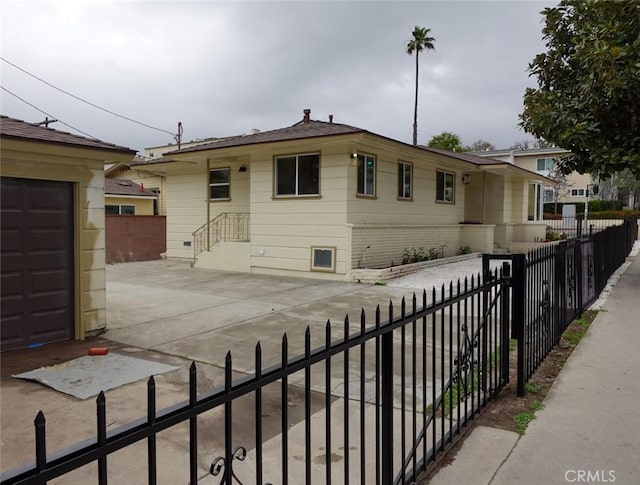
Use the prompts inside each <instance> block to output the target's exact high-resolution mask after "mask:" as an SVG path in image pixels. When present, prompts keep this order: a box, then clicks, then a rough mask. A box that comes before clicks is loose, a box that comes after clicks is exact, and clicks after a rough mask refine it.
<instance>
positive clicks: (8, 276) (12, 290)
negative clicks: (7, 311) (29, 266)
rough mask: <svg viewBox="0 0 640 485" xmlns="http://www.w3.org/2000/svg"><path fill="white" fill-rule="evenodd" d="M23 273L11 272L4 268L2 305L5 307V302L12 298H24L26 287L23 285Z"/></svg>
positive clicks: (0, 280) (1, 280)
mask: <svg viewBox="0 0 640 485" xmlns="http://www.w3.org/2000/svg"><path fill="white" fill-rule="evenodd" d="M22 280H23V278H22V272H20V271H15V272H9V271H6V269H5V268H3V272H2V278H1V279H0V282H1V283H0V284H2V299H1V301H2V304H3V306H4V303H5V300H6V299H8V298H11V297H17V296H19V297H20V298H22V294H23V292H24V287H23V285H22Z"/></svg>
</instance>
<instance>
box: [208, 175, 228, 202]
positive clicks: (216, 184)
mask: <svg viewBox="0 0 640 485" xmlns="http://www.w3.org/2000/svg"><path fill="white" fill-rule="evenodd" d="M224 171H226V172H227V173H228V177H227V180H228V181H227V182H216V183H213V184H212V183H211V172H224ZM212 187H227V196H226V197H212V196H211V188H212ZM208 195H209V200H213V201H216V200H231V167H216V168H210V169H209V194H208Z"/></svg>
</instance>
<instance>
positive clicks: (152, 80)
mask: <svg viewBox="0 0 640 485" xmlns="http://www.w3.org/2000/svg"><path fill="white" fill-rule="evenodd" d="M556 3H557V2H539V1H538V2H525V1H510V2H506V1H502V2H484V1H467V2H458V1H447V2H435V1H433V2H430V1H423V2H395V1H394V2H362V1H345V2H328V1H312V2H302V1H295V2H219V1H212V0H211V1H196V2H190V1H178V0H167V1H118V0H112V1H109V2H93V1H88V0H82V1H70V0H69V1H67V0H56V1H50V2H42V1H30V0H19V1H18V0H2V3H1V4H0V17H1V24H0V28H1V32H2V33H1V44H0V50H1V53H2V57H3V58H4V59H6V60H7V61H9V62H11V63H13V64H15V65H17V66H19V67H20V68H22V69H24V70H26V71H29V72H30V73H32V74H34V75H36V76H38V77H40V78H42V79H44V80H45V81H47V82H49V83H51V84H53V85H55V86H57V87H59V88H61V89H64V90H66V91H68V92H70V93H72V94H74V95H75V96H78V97H80V98H83V99H86V100H88V101H90V102H92V103H94V104H96V105H99V106H101V107H104V108H106V109H109V110H111V111H113V112H116V113H118V114H120V115H123V116H126V117H129V118H133V119H135V120H138V121H141V122H143V123H146V124H148V125H152V126H154V127H157V128H160V129H162V130H166V131H167V132H169V133H175V131H176V126H177V122H178V121H181V122H182V124H183V126H184V135H183V140H184V141H187V140H191V139H196V138H204V137H211V136H227V135H235V134H241V133H250V132H251V130H252V129H254V128H257V129H260V130H271V129H275V128H281V127H284V126H289V125H291V124H293V123H295V122H297V121H299V120H300V119H301V118H302V110H303V109H304V108H310V109H311V117H312V118H313V119H320V120H327V119H328V115H329V114H333V115H334V121H335V122H338V123H346V124H350V125H354V126H358V127H360V128H364V129H366V130H369V131H372V132H374V133H378V134H381V135H384V136H388V137H391V138H395V139H397V140H401V141H404V142H408V143H410V142H411V137H412V123H413V97H414V69H415V60H414V58H412V57H411V56H409V55H408V54H406V52H405V46H406V43H407V41H408V40H409V39H410V38H411V32H412V30H413V27H414V26H415V25H420V26H424V27H427V28H430V29H431V35H432V36H433V37H435V39H436V42H435V47H436V50H435V51H429V52H427V53H426V54H424V55H421V57H420V94H419V107H418V142H419V143H426V142H427V141H428V140H429V138H431V137H432V136H433V135H435V134H438V133H441V132H443V131H453V132H455V133H457V134H459V135H460V137H461V138H462V141H463V143H465V144H470V143H472V142H473V141H475V140H477V139H479V138H482V139H485V140H488V141H490V142H492V143H493V144H494V145H496V147H498V148H506V147H509V146H511V144H513V143H514V142H515V141H519V140H523V139H527V138H530V137H529V136H528V135H526V134H525V133H524V132H522V131H521V130H520V129H519V128H518V126H517V123H518V114H519V113H520V112H521V111H522V95H523V93H524V90H525V87H527V86H534V85H535V80H534V79H533V78H529V77H528V73H527V65H528V63H529V62H530V61H531V60H532V59H533V57H534V56H535V55H536V54H538V53H540V52H543V51H544V45H543V42H542V39H541V29H542V16H541V15H540V11H541V10H542V9H543V8H545V7H547V6H552V5H554V4H556ZM0 69H1V73H2V76H1V81H2V82H1V85H2V87H3V88H4V89H6V90H9V91H11V92H12V93H14V94H16V95H18V96H20V97H21V98H23V99H24V100H25V101H27V102H29V103H31V104H32V105H34V106H36V107H37V108H39V109H40V110H42V111H45V112H47V113H49V114H51V115H53V116H55V117H56V118H58V119H60V120H62V121H64V122H66V123H68V124H69V125H72V126H73V127H75V128H78V129H80V130H82V131H84V132H86V133H88V134H90V135H91V136H93V137H97V138H100V139H103V140H105V141H109V142H112V143H117V144H121V145H125V146H129V147H131V148H134V149H138V150H142V149H143V148H144V147H148V146H157V145H162V144H165V143H169V142H172V141H173V140H172V137H171V135H170V134H168V133H165V132H162V131H156V130H152V129H149V128H145V127H143V126H140V125H137V124H134V123H131V122H129V121H125V120H123V119H120V118H117V117H115V116H112V115H109V114H107V113H105V112H103V111H99V110H97V109H95V108H93V107H91V106H88V105H86V104H83V103H81V102H79V101H77V100H76V99H74V98H71V97H69V96H67V95H65V94H63V93H61V92H59V91H56V90H55V89H53V88H51V87H49V86H47V85H46V84H43V83H42V82H40V81H38V80H36V79H34V78H32V77H30V76H28V75H27V74H25V73H23V72H21V71H20V70H18V69H16V68H15V67H13V66H11V65H10V64H8V63H7V62H5V61H0ZM0 105H1V109H0V111H1V112H2V114H4V115H8V116H12V117H15V118H19V119H23V120H26V121H31V122H36V121H41V120H43V119H44V117H45V115H43V114H42V113H41V112H39V111H37V110H36V109H35V108H33V107H31V106H29V105H27V104H25V103H24V102H22V101H20V100H18V99H16V98H15V97H14V96H12V95H10V94H8V93H7V92H6V91H5V90H1V91H0ZM51 126H52V127H55V128H57V129H61V130H65V131H72V130H70V129H69V128H68V127H66V126H64V125H62V124H60V123H56V124H54V125H51Z"/></svg>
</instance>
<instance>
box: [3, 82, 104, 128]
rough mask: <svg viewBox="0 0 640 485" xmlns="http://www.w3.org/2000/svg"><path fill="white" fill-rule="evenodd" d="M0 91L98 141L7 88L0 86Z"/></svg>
mask: <svg viewBox="0 0 640 485" xmlns="http://www.w3.org/2000/svg"><path fill="white" fill-rule="evenodd" d="M0 89H2V90H3V91H6V92H7V93H9V94H10V95H11V96H14V97H16V98H18V99H19V100H20V101H22V102H23V103H25V104H28V105H29V106H31V107H32V108H33V109H35V110H37V111H40V113H42V114H44V115H47V116H51V117H52V118H54V119H55V120H56V121H57V122H58V123H62V124H63V125H64V126H67V127H69V128H71V129H72V130H75V131H77V132H79V133H82V134H83V135H86V136H88V137H89V138H93V139H94V140H98V138H96V137H95V136H93V135H90V134H89V133H86V132H84V131H82V130H80V129H78V128H76V127H75V126H71V125H70V124H69V123H65V122H64V121H62V120H61V119H60V118H58V117H57V116H53V115H52V114H49V113H47V112H46V111H43V110H41V109H40V108H38V107H37V106H35V105H33V104H31V103H30V102H29V101H27V100H26V99H22V98H21V97H20V96H18V95H17V94H16V93H12V92H11V91H9V90H8V89H7V88H5V87H4V86H2V85H0Z"/></svg>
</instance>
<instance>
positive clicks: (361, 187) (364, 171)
mask: <svg viewBox="0 0 640 485" xmlns="http://www.w3.org/2000/svg"><path fill="white" fill-rule="evenodd" d="M358 195H367V196H370V197H373V196H375V195H376V158H375V157H374V156H373V155H363V154H361V153H359V154H358Z"/></svg>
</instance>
